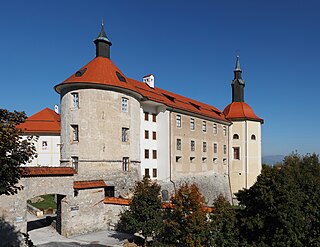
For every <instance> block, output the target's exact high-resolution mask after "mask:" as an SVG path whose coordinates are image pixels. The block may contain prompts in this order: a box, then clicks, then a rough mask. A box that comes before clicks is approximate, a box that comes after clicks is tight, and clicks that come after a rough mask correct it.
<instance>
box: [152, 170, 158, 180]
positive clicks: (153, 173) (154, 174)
mask: <svg viewBox="0 0 320 247" xmlns="http://www.w3.org/2000/svg"><path fill="white" fill-rule="evenodd" d="M157 176H158V175H157V168H153V169H152V177H154V178H156V177H157Z"/></svg>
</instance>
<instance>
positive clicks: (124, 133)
mask: <svg viewBox="0 0 320 247" xmlns="http://www.w3.org/2000/svg"><path fill="white" fill-rule="evenodd" d="M128 133H129V129H128V128H122V142H127V141H128Z"/></svg>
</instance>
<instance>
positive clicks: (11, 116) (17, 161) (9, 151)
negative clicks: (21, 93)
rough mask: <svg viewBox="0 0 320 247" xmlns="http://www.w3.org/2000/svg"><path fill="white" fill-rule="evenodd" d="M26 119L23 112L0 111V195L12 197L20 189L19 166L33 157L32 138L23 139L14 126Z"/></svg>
mask: <svg viewBox="0 0 320 247" xmlns="http://www.w3.org/2000/svg"><path fill="white" fill-rule="evenodd" d="M25 119H26V115H25V113H24V112H17V111H14V112H10V111H8V110H5V109H0V177H1V180H0V195H2V194H6V195H12V194H15V193H17V191H18V190H20V189H21V186H19V185H17V183H18V181H19V179H20V178H21V170H20V165H21V164H24V163H26V162H28V161H29V160H30V159H32V158H33V157H34V155H35V147H34V145H33V143H32V137H31V136H30V137H28V138H26V139H23V138H22V137H21V136H20V134H21V130H19V129H17V128H16V126H17V125H18V124H20V123H22V122H24V121H25Z"/></svg>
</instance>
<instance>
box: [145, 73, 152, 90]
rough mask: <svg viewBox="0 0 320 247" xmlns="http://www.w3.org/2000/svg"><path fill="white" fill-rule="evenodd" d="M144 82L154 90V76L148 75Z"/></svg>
mask: <svg viewBox="0 0 320 247" xmlns="http://www.w3.org/2000/svg"><path fill="white" fill-rule="evenodd" d="M143 82H144V83H145V84H147V85H148V86H149V87H151V88H154V75H152V74H150V75H146V76H144V77H143Z"/></svg>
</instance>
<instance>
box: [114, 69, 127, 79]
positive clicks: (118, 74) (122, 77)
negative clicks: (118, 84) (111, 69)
mask: <svg viewBox="0 0 320 247" xmlns="http://www.w3.org/2000/svg"><path fill="white" fill-rule="evenodd" d="M116 75H117V77H118V79H119V81H122V82H127V80H126V78H124V76H123V75H121V74H120V73H119V72H118V71H117V72H116Z"/></svg>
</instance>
